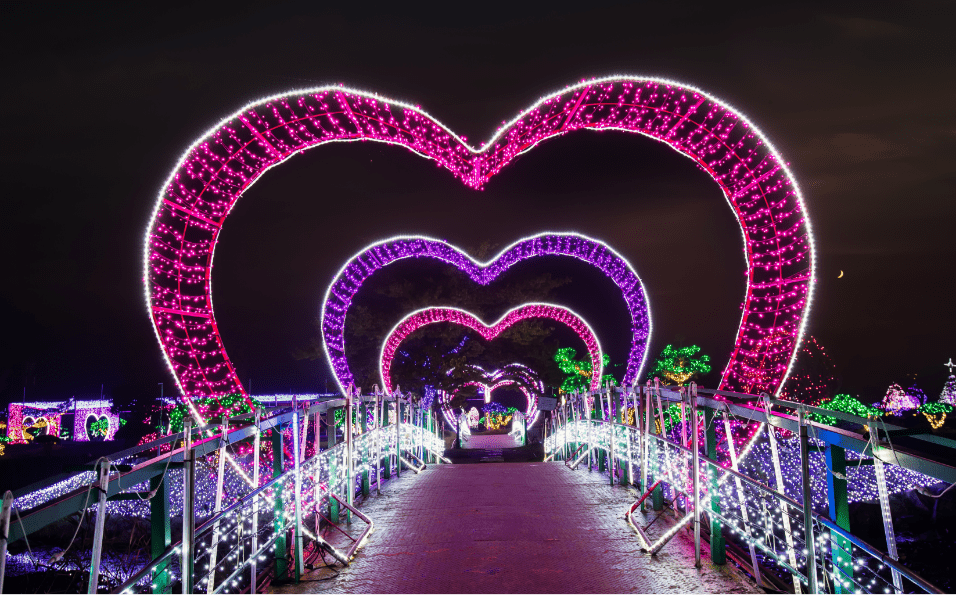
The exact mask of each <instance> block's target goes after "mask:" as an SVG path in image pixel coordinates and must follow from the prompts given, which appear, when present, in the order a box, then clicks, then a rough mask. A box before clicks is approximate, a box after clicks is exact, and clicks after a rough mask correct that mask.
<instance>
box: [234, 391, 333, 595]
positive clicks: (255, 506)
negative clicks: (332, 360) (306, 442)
mask: <svg viewBox="0 0 956 595" xmlns="http://www.w3.org/2000/svg"><path fill="white" fill-rule="evenodd" d="M261 416H262V410H261V409H259V407H256V418H255V420H256V421H255V423H256V433H255V435H254V436H253V438H252V485H253V487H252V489H257V488H258V487H259V448H260V446H261V444H262V430H261V429H260V427H259V424H260V418H261ZM316 428H318V425H316ZM316 433H318V431H316ZM250 535H251V536H252V545H251V546H250V547H251V550H250V551H251V552H252V560H251V562H250V564H249V593H255V592H256V580H257V578H258V576H259V572H258V568H257V567H258V564H257V560H258V558H259V556H258V555H256V552H258V551H259V498H258V497H255V498H253V500H252V531H251V533H250Z"/></svg>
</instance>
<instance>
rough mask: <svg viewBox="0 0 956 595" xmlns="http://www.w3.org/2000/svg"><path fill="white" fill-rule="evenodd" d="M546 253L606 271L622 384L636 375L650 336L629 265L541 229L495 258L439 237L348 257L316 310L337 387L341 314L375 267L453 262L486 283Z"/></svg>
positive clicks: (346, 379)
mask: <svg viewBox="0 0 956 595" xmlns="http://www.w3.org/2000/svg"><path fill="white" fill-rule="evenodd" d="M545 256H547V257H552V256H564V257H570V258H575V259H577V260H581V261H583V262H586V263H588V264H590V265H591V266H593V267H595V268H597V269H598V270H600V271H601V272H603V273H604V274H605V275H607V277H608V278H609V279H610V280H611V281H613V282H614V284H615V285H616V286H617V287H618V288H619V289H620V290H621V295H622V297H623V298H624V303H625V306H626V307H627V310H628V315H629V317H630V324H631V345H630V351H629V353H628V361H627V366H626V371H625V374H624V382H625V383H626V384H627V383H630V382H631V381H633V380H634V379H636V378H637V377H638V376H639V375H640V372H641V370H642V368H643V366H644V363H645V362H646V360H647V343H648V341H649V339H650V334H651V316H650V310H649V308H648V304H647V297H646V296H647V294H646V292H645V291H644V285H643V283H642V282H641V279H640V277H639V276H638V275H637V273H636V272H635V271H634V267H632V266H631V264H630V263H629V262H628V261H627V260H625V259H624V257H623V256H621V255H620V254H619V253H617V252H616V251H615V250H614V249H613V248H611V247H610V246H608V245H607V244H605V243H603V242H601V241H599V240H595V239H593V238H589V237H587V236H585V235H582V234H579V233H553V232H546V233H540V234H537V235H534V236H530V237H527V238H523V239H521V240H518V241H517V242H515V243H514V244H511V245H510V246H508V247H506V248H505V249H503V250H502V251H501V252H499V253H498V255H497V256H495V257H493V258H491V259H489V260H488V261H486V262H479V261H477V260H475V259H474V258H471V257H470V256H468V255H467V254H465V253H464V252H462V251H461V250H459V249H458V248H456V247H454V246H452V245H451V244H449V243H448V242H445V241H443V240H436V239H434V238H429V237H425V236H399V237H394V238H389V239H387V240H382V241H380V242H377V243H375V244H372V245H371V246H368V247H367V248H365V249H363V250H362V251H361V252H359V253H358V254H356V255H355V256H353V257H352V258H351V259H349V261H348V262H347V263H346V264H345V265H343V266H342V268H341V269H340V270H339V272H338V273H337V274H336V275H335V278H334V279H333V280H332V282H331V283H330V284H329V287H328V289H327V290H326V295H325V301H324V302H323V304H322V311H321V314H320V319H321V321H322V342H323V345H324V347H325V353H326V357H327V358H328V361H329V366H330V367H331V368H332V371H333V373H334V374H335V378H336V380H337V381H338V383H339V387H340V389H342V390H345V387H347V386H348V385H349V384H350V383H352V382H353V376H352V372H351V370H350V369H349V365H348V358H347V357H346V355H345V319H346V314H347V313H348V309H349V306H350V305H351V304H352V300H353V299H354V298H355V296H356V294H357V293H358V291H359V289H361V287H362V285H363V284H364V283H365V282H366V281H367V280H368V278H369V277H371V276H372V275H373V274H374V273H375V272H376V271H378V270H380V269H382V268H384V267H386V266H388V265H391V264H393V263H395V262H398V261H400V260H404V259H407V258H429V259H433V260H437V261H440V262H444V263H446V264H450V265H452V266H455V267H456V268H457V269H458V270H460V271H462V272H464V273H465V274H467V275H468V276H469V277H470V278H471V279H472V280H473V281H475V282H476V283H477V284H479V285H489V284H490V283H492V282H493V281H494V280H496V279H497V278H498V277H499V276H500V275H501V274H503V273H504V272H505V271H507V270H508V269H510V268H511V267H513V266H514V265H516V264H518V263H519V262H522V261H525V260H529V259H532V258H540V257H545ZM553 307H556V308H560V306H553ZM416 313H417V312H415V313H413V314H416ZM409 316H411V314H410V315H409ZM575 316H577V314H575ZM578 318H580V316H578Z"/></svg>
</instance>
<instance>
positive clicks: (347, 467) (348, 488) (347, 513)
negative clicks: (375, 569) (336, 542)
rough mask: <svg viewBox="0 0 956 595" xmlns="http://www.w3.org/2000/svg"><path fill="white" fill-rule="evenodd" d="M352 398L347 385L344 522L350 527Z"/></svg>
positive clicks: (352, 444)
mask: <svg viewBox="0 0 956 595" xmlns="http://www.w3.org/2000/svg"><path fill="white" fill-rule="evenodd" d="M353 398H354V392H353V388H352V386H351V385H349V389H348V391H347V392H346V398H345V485H346V489H345V503H346V504H348V506H346V507H345V522H346V523H348V524H350V525H351V524H352V511H351V510H349V506H352V504H353V502H354V498H355V462H354V461H355V459H354V458H353V457H354V455H353V450H354V449H355V439H354V438H355V437H354V434H353V430H354V428H353V426H354V422H353V421H352V416H353V415H354V412H355V404H354V402H353V401H352V399H353Z"/></svg>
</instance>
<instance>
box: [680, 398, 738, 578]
mask: <svg viewBox="0 0 956 595" xmlns="http://www.w3.org/2000/svg"><path fill="white" fill-rule="evenodd" d="M690 386H691V391H692V394H693V395H694V397H695V398H696V396H697V385H696V384H694V383H691V385H690ZM715 413H716V412H715V411H714V410H713V409H711V408H710V407H704V428H705V430H704V431H705V432H706V434H707V457H708V458H710V460H712V461H716V460H717V426H716V424H715V423H714V414H715ZM694 421H695V422H696V420H694ZM695 425H696V424H691V427H694V426H695ZM727 438H728V440H733V438H732V437H730V436H728V437H727ZM710 472H711V477H710V489H709V491H710V510H711V511H712V512H716V513H718V514H719V513H720V496H719V493H720V490H719V485H718V482H717V479H718V474H719V472H720V468H719V467H718V466H717V465H714V464H711V465H710ZM722 529H723V523H721V522H720V521H719V520H718V519H717V517H716V516H713V515H711V519H710V560H711V561H712V562H713V563H714V564H718V565H719V564H726V563H727V553H726V547H727V544H726V542H725V541H724V535H723V532H722Z"/></svg>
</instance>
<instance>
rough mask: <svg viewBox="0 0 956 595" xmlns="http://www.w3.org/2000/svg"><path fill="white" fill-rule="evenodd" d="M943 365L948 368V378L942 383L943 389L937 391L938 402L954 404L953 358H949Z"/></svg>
mask: <svg viewBox="0 0 956 595" xmlns="http://www.w3.org/2000/svg"><path fill="white" fill-rule="evenodd" d="M943 365H944V366H946V367H947V368H949V378H947V379H946V384H944V385H943V390H942V391H941V392H940V393H939V402H940V403H946V404H947V405H956V376H954V375H953V368H954V367H956V364H954V363H953V358H949V361H948V362H946V363H945V364H943Z"/></svg>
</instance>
